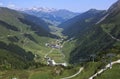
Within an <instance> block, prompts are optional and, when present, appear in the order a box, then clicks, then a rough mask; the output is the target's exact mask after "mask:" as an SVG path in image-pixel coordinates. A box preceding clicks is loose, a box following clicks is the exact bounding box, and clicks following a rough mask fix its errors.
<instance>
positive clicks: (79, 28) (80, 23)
mask: <svg viewBox="0 0 120 79" xmlns="http://www.w3.org/2000/svg"><path fill="white" fill-rule="evenodd" d="M104 15H105V11H100V10H95V9H91V10H89V11H87V12H85V13H83V14H81V15H78V16H76V17H75V18H72V19H70V20H68V21H66V22H64V23H62V24H61V25H59V26H58V27H60V28H63V29H64V31H63V33H64V34H65V35H68V34H69V35H68V36H70V37H74V36H75V35H77V34H79V33H80V32H83V31H84V30H85V29H88V28H90V27H91V26H93V25H94V24H95V23H96V22H97V21H99V20H100V19H101V17H103V16H104Z"/></svg>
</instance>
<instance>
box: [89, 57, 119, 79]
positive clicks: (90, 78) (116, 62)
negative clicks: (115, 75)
mask: <svg viewBox="0 0 120 79" xmlns="http://www.w3.org/2000/svg"><path fill="white" fill-rule="evenodd" d="M118 63H120V59H119V60H117V61H113V62H112V63H111V65H114V64H118ZM111 65H110V64H108V65H106V66H105V68H104V69H101V70H99V71H98V72H97V73H95V74H94V75H92V76H91V77H89V79H94V78H95V77H97V76H98V75H99V74H102V73H103V72H104V71H106V70H107V69H109V68H111Z"/></svg>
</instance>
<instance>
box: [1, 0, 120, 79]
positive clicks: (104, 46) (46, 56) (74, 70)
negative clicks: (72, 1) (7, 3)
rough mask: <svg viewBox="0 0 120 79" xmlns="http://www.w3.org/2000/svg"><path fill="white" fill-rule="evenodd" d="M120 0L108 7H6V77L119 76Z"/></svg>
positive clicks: (75, 78) (3, 52) (111, 78)
mask: <svg viewBox="0 0 120 79" xmlns="http://www.w3.org/2000/svg"><path fill="white" fill-rule="evenodd" d="M119 73H120V1H119V0H118V1H117V2H115V3H114V4H113V5H111V7H110V8H109V9H108V10H96V9H90V10H88V11H86V12H83V13H77V12H71V11H69V10H66V9H60V10H58V9H50V8H42V7H34V8H28V9H17V10H15V9H10V8H6V7H0V79H119V78H120V75H119Z"/></svg>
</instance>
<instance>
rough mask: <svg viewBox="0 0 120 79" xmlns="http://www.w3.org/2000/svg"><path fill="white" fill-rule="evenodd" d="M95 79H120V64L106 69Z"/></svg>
mask: <svg viewBox="0 0 120 79" xmlns="http://www.w3.org/2000/svg"><path fill="white" fill-rule="evenodd" d="M95 79H120V64H115V65H113V68H112V69H108V70H107V71H105V72H104V73H102V74H101V75H99V76H98V77H97V78H95Z"/></svg>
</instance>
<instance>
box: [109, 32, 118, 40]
mask: <svg viewBox="0 0 120 79" xmlns="http://www.w3.org/2000/svg"><path fill="white" fill-rule="evenodd" d="M108 35H109V36H110V37H111V38H112V39H114V40H116V41H120V39H118V38H116V37H114V36H112V35H111V34H110V33H108Z"/></svg>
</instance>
